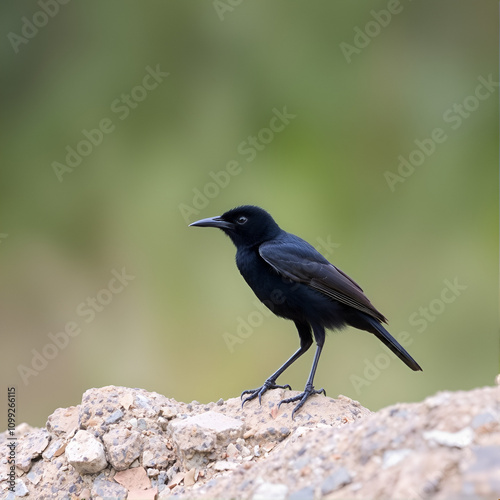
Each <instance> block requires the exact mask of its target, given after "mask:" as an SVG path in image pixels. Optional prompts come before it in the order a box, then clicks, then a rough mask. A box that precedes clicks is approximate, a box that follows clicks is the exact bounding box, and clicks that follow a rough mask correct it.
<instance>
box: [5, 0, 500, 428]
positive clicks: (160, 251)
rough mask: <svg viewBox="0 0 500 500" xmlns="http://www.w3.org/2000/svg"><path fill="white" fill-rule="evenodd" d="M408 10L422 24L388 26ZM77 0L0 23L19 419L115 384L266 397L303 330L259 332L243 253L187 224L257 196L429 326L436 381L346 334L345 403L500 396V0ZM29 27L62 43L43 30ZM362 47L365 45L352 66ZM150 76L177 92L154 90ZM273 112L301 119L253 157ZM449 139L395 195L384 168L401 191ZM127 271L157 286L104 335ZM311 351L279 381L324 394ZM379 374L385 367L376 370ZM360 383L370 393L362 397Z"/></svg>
mask: <svg viewBox="0 0 500 500" xmlns="http://www.w3.org/2000/svg"><path fill="white" fill-rule="evenodd" d="M388 4H389V6H392V7H397V8H398V9H399V11H398V12H397V13H396V14H392V15H391V19H390V20H389V21H388V16H387V8H388ZM42 5H45V7H46V9H48V10H49V11H50V12H52V13H51V16H50V17H49V16H48V15H47V16H45V18H44V15H43V9H42ZM57 5H58V7H55V6H54V3H53V2H52V1H49V0H46V1H45V2H44V1H43V0H42V1H41V2H26V1H25V2H14V1H10V2H2V5H1V7H0V9H1V13H2V15H1V16H0V24H1V32H2V40H3V42H2V44H1V49H0V50H1V64H2V66H1V67H2V71H1V79H2V90H3V92H2V120H1V134H0V142H1V145H0V150H1V154H2V165H3V166H2V170H1V182H0V209H1V214H2V218H1V224H0V233H1V234H2V237H1V239H0V309H1V314H0V325H1V331H2V344H3V348H2V362H1V365H0V366H1V367H0V374H1V380H2V386H3V388H4V389H2V390H5V392H6V387H7V386H12V385H14V386H16V387H17V394H18V396H17V397H18V423H20V422H21V421H28V422H29V423H31V424H32V425H43V424H44V423H45V420H46V417H47V416H48V415H49V414H50V413H51V412H52V411H53V410H54V409H55V408H57V407H65V406H69V405H75V404H78V403H79V402H80V400H81V395H82V393H83V392H84V391H85V390H86V389H88V388H90V387H96V386H105V385H109V384H115V385H123V386H131V387H143V388H145V389H148V390H152V391H157V392H160V393H162V394H165V395H167V396H169V397H174V398H177V399H180V400H183V401H191V400H198V401H201V402H208V401H214V400H217V399H219V398H220V397H222V398H229V397H235V396H238V395H239V394H240V392H241V391H242V390H243V389H248V388H252V387H256V386H258V385H260V384H261V383H262V382H263V381H264V380H265V378H266V377H267V376H268V375H270V374H271V373H272V372H273V371H274V370H275V369H276V368H277V367H278V366H279V365H280V364H281V363H282V362H283V361H284V360H285V359H286V358H287V357H288V356H289V355H290V354H291V353H292V352H294V350H295V349H296V348H297V346H298V336H297V333H296V331H295V327H294V325H293V324H292V323H290V322H287V321H284V320H282V319H278V318H275V317H265V318H264V317H263V316H262V313H254V315H253V316H251V317H250V318H249V315H251V314H252V313H253V312H255V311H258V310H259V309H258V308H256V306H255V298H254V296H253V294H252V291H251V290H250V289H249V288H248V287H247V285H246V284H245V283H244V281H243V280H242V278H241V277H240V276H239V273H238V271H237V269H236V267H235V264H234V248H233V246H232V244H231V242H230V241H229V240H228V239H227V238H225V237H224V236H223V234H222V233H221V232H220V231H216V230H208V229H198V228H188V227H187V223H188V222H192V221H194V220H196V219H199V218H203V217H208V216H213V215H218V214H220V213H222V212H224V211H225V210H227V209H229V208H232V207H234V206H236V205H240V204H245V203H251V204H257V205H260V206H262V207H264V208H266V209H267V210H269V211H270V212H271V213H272V214H273V216H274V217H275V218H276V219H277V221H278V222H279V223H280V225H281V226H282V227H283V228H285V229H287V230H289V231H291V232H293V233H295V234H298V235H300V236H301V237H303V238H305V239H307V240H308V241H310V242H311V243H313V244H315V245H319V244H320V242H321V239H322V240H323V241H330V242H331V243H333V244H334V245H332V246H331V248H330V250H328V249H327V250H326V251H325V249H324V248H323V251H324V253H325V254H326V255H327V257H328V258H329V259H330V260H332V261H333V262H334V263H335V264H336V265H337V266H339V267H340V268H341V269H342V270H344V271H345V272H346V273H348V274H349V275H350V276H352V277H353V278H354V279H355V280H356V281H358V282H359V283H360V284H361V285H362V286H363V288H364V290H365V292H366V293H367V295H368V296H369V297H370V298H371V300H372V302H373V303H374V304H375V305H376V307H378V308H379V309H380V310H381V311H382V312H383V313H384V314H385V315H386V316H387V317H388V318H389V320H390V328H389V329H390V331H391V332H392V333H393V334H395V335H398V334H399V333H400V332H402V331H406V332H408V334H409V336H410V338H411V340H412V343H411V345H410V346H409V347H408V349H409V351H410V352H411V354H412V355H413V356H414V357H415V359H417V360H418V362H419V363H420V364H421V365H422V367H423V368H424V372H423V373H414V372H411V371H410V370H409V369H408V368H406V367H405V366H404V365H403V364H402V363H401V362H399V361H392V362H391V363H389V365H388V366H386V364H384V361H383V360H384V359H387V358H383V357H381V356H380V355H381V353H385V351H384V349H383V347H382V345H381V344H380V343H379V342H378V341H377V340H376V339H375V338H374V337H373V336H371V335H369V334H368V333H365V332H359V331H356V330H352V329H350V330H347V331H345V332H343V333H330V334H329V336H328V339H327V344H326V348H325V349H324V351H323V355H322V359H321V362H320V365H319V369H318V372H317V377H316V383H317V387H324V388H325V389H326V391H327V393H328V395H330V396H334V397H335V396H336V395H338V394H344V395H348V396H350V397H353V398H354V399H357V400H359V401H360V402H361V403H362V404H363V405H365V406H367V407H369V408H370V409H372V410H376V409H378V408H380V407H382V406H385V405H389V404H392V403H394V402H397V401H416V400H420V399H422V398H424V397H426V396H427V395H430V394H432V393H434V392H435V391H437V390H444V389H450V390H455V389H469V388H473V387H476V386H481V385H488V384H489V385H491V384H492V383H493V380H494V377H495V375H496V374H497V373H498V356H499V349H498V328H497V326H498V320H497V318H498V313H497V311H498V167H497V165H498V112H497V110H498V87H496V86H495V85H497V83H496V82H498V76H497V74H498V61H497V55H498V51H497V37H498V12H497V7H498V6H497V4H496V3H495V2H468V1H459V2H457V1H456V0H453V1H452V0H448V1H442V2H433V1H430V0H427V1H419V2H411V1H410V0H401V2H395V1H392V2H387V1H376V2H370V3H369V4H366V3H365V2H347V1H341V2H331V1H326V0H324V1H318V2H314V3H310V2H305V1H303V2H298V1H290V0H288V1H286V2H285V1H274V2H264V1H259V2H256V1H252V2H251V1H243V2H240V3H238V2H236V1H234V0H233V1H232V2H229V0H221V1H220V2H218V3H217V2H215V3H212V2H200V1H198V2H181V1H177V2H160V1H148V2H139V1H134V2H133V1H128V0H120V1H116V0H114V1H107V2H101V1H97V0H92V1H87V2H76V1H73V2H69V3H68V4H64V5H59V4H57ZM50 9H52V11H51V10H50ZM372 9H373V10H374V11H375V14H374V13H373V12H371V10H372ZM56 10H58V12H55V11H56ZM382 10H384V11H386V12H382V13H380V11H382ZM40 12H42V14H39V13H40ZM377 12H378V13H379V14H377ZM376 17H378V19H379V21H375V18H376ZM23 18H26V19H27V21H28V23H30V22H33V21H36V22H37V23H38V24H40V25H41V27H39V28H36V27H35V30H37V32H36V33H34V30H33V28H32V30H31V32H30V28H29V25H26V21H25V20H24V19H23ZM44 20H45V21H47V22H46V23H45V25H43V24H44ZM377 23H378V24H377ZM383 24H385V26H382V25H383ZM26 26H28V27H26ZM23 29H24V32H25V34H27V35H29V36H30V37H31V38H29V37H27V36H25V37H24V40H25V41H22V40H21V38H20V37H22V36H23V31H22V30H23ZM366 30H367V31H368V32H369V33H371V35H374V36H371V35H370V36H369V37H368V38H366V35H364V36H363V35H362V34H360V33H362V32H365V31H366ZM13 34H14V35H13ZM16 36H17V38H16ZM355 37H357V38H356V39H355ZM355 43H357V44H358V47H356V46H355ZM341 44H349V45H350V46H351V49H352V47H355V51H353V52H351V53H350V57H349V59H350V61H348V60H347V59H348V58H346V56H345V54H344V53H343V50H342V47H343V48H344V51H346V50H351V49H348V48H347V45H342V46H341ZM361 45H366V46H364V47H363V48H359V46H361ZM148 66H149V67H150V68H152V69H155V68H157V67H158V68H159V70H160V71H161V72H168V73H169V75H168V76H163V77H157V78H158V80H163V81H160V82H158V85H157V86H156V88H154V89H151V90H146V91H144V90H141V89H137V88H136V87H137V86H140V85H142V81H143V78H144V77H145V76H146V75H147V74H148V72H147V69H146V68H147V67H148ZM490 75H492V76H491V77H490ZM481 76H482V77H484V78H485V79H486V80H487V79H488V78H490V81H491V79H492V80H493V81H494V82H495V84H494V85H492V84H490V86H492V88H491V89H490V91H489V94H488V91H486V90H484V88H483V90H482V95H486V94H488V96H487V97H484V100H481V101H479V100H477V99H474V97H471V96H473V95H474V92H475V89H476V87H477V86H478V85H479V84H480V80H478V78H479V77H481ZM146 83H147V85H148V86H149V87H152V86H153V85H152V84H153V83H154V81H153V80H151V79H147V81H146ZM134 88H136V89H135V90H134ZM131 92H132V95H134V96H136V98H137V101H140V102H137V101H129V102H131V103H132V105H131V106H129V107H128V108H121V109H122V111H121V112H120V113H119V112H117V109H116V105H117V104H116V102H115V101H116V100H117V99H118V100H119V101H121V100H122V99H126V97H123V96H122V94H125V95H127V94H128V95H130V94H131ZM467 99H468V100H467ZM464 100H466V102H465V104H466V105H467V106H468V107H469V108H470V109H472V111H470V112H467V113H466V112H464V111H462V114H463V115H462V117H461V118H460V119H459V118H457V116H460V114H459V113H460V112H459V109H460V108H453V106H454V105H455V104H459V105H460V106H462V103H463V102H464ZM114 102H115V108H114V109H113V108H112V104H113V103H114ZM120 106H123V104H120ZM274 108H276V109H278V110H281V111H282V110H283V109H284V108H286V111H287V112H288V113H290V114H293V115H296V116H295V117H294V118H293V119H290V123H289V124H287V125H286V126H285V127H284V129H283V130H282V131H281V132H279V133H276V134H275V135H274V137H273V139H272V140H271V141H269V143H268V144H265V145H264V144H263V143H262V142H259V144H258V148H259V149H261V150H260V151H256V155H255V158H253V160H252V161H247V160H249V159H250V158H251V156H254V155H253V154H252V155H250V154H249V153H245V152H244V148H245V147H246V146H245V145H243V146H242V145H241V144H242V143H243V142H244V141H247V140H248V137H249V136H258V134H259V132H261V130H262V129H264V128H266V127H268V126H269V123H270V120H271V119H272V117H273V116H274V114H273V109H274ZM126 109H129V112H128V115H127V116H126V117H125V119H121V118H123V117H124V115H125V114H126ZM454 109H455V110H454ZM449 110H451V111H449ZM446 113H448V114H447V115H446ZM466 114H467V116H465V115H466ZM445 117H448V120H446V119H445ZM452 117H454V118H453V120H452V119H451V118H452ZM103 119H109V120H110V122H108V124H109V123H112V126H113V127H114V129H113V131H112V132H110V133H108V134H105V135H103V138H102V142H101V143H100V144H98V145H95V146H93V147H92V148H91V153H90V154H88V156H86V157H84V158H82V161H81V163H80V164H79V165H78V166H77V167H75V168H74V169H73V170H72V171H71V172H66V173H64V174H63V175H62V181H60V180H59V179H58V177H57V175H56V173H55V171H54V168H53V163H54V162H60V163H65V156H66V154H67V150H66V148H67V146H69V147H71V148H77V146H78V144H79V142H80V141H82V140H83V139H84V136H83V134H82V130H84V129H86V130H88V131H90V130H92V129H95V128H96V127H98V126H99V123H100V122H101V120H103ZM435 128H442V129H443V130H444V132H445V133H446V137H447V139H446V141H445V142H443V143H442V144H438V145H437V146H436V147H435V151H434V152H433V153H432V154H431V155H430V156H428V157H426V158H425V161H424V162H423V164H422V165H421V166H418V167H416V168H415V171H414V172H413V173H412V174H411V175H410V176H408V177H406V178H404V182H399V183H397V184H396V185H395V186H394V189H393V190H391V189H390V187H389V185H388V182H387V180H386V178H385V177H384V173H386V172H387V171H391V172H393V173H396V174H397V168H398V156H399V155H403V156H404V157H405V158H408V156H409V155H410V153H411V152H412V151H413V150H415V149H417V146H416V144H415V142H414V141H415V140H417V139H418V140H422V139H425V138H428V137H430V135H431V132H432V131H433V130H434V129H435ZM261 137H262V138H264V140H268V138H269V134H268V133H267V132H262V133H261ZM264 146H265V147H264ZM81 148H83V150H85V146H84V145H81ZM417 156H418V155H417ZM417 156H416V157H417ZM232 160H234V161H235V162H237V163H238V166H239V169H240V172H239V173H238V174H237V175H233V176H231V177H230V181H229V183H227V186H225V187H223V188H219V189H215V188H214V186H213V185H210V182H213V179H212V178H211V176H210V172H219V171H221V170H224V169H225V168H226V166H227V164H228V162H230V161H232ZM221 178H222V177H221ZM226 181H227V179H226ZM197 189H198V190H200V191H201V192H203V191H204V190H205V189H208V190H209V191H208V192H209V194H210V196H211V198H210V199H208V198H207V199H205V201H204V205H205V206H202V205H200V203H202V202H203V198H201V197H198V199H196V200H194V201H195V202H196V203H198V207H199V208H198V209H197V208H196V207H194V206H193V198H194V197H195V194H196V192H197V191H196V190H197ZM216 191H218V192H217V193H216ZM188 206H190V207H192V213H191V215H190V216H189V217H184V216H183V214H182V212H181V208H183V207H184V208H186V207H188ZM186 219H187V220H186ZM5 235H7V236H5ZM123 268H125V269H126V272H127V273H128V274H130V275H133V276H135V278H134V279H133V280H132V281H130V283H129V285H128V286H127V287H126V288H125V289H124V290H123V291H122V292H121V293H118V294H115V295H114V296H113V298H112V301H111V302H110V303H109V304H107V305H105V306H103V307H102V311H100V312H98V313H97V314H96V316H95V319H93V321H91V322H89V323H86V321H85V317H84V316H82V315H79V314H78V312H77V307H78V306H79V304H80V303H81V302H85V301H86V300H87V297H95V296H96V295H97V294H98V293H99V292H100V291H101V290H102V289H104V288H106V287H107V285H108V282H109V280H110V278H111V277H112V274H111V273H112V270H113V269H115V270H117V271H121V270H122V269H123ZM446 279H448V280H450V281H451V282H453V280H455V279H456V280H457V282H458V283H459V284H460V285H463V286H466V287H467V288H466V289H465V290H462V291H461V292H460V295H459V296H457V297H456V300H454V301H453V302H451V303H448V304H445V303H443V302H440V296H441V291H442V289H443V288H444V287H445V284H444V280H446ZM448 296H449V295H448ZM100 297H101V298H105V299H106V300H107V299H109V296H108V295H106V292H102V293H101V295H100ZM433 301H434V302H433ZM431 303H432V310H434V311H435V312H436V311H438V312H439V314H435V315H434V316H433V319H432V320H425V327H424V323H422V322H420V323H416V322H415V319H416V316H415V314H417V315H419V314H420V313H419V310H420V308H421V307H428V306H429V305H430V304H431ZM259 314H260V315H261V316H260V320H259ZM412 315H413V316H412ZM419 317H420V316H419ZM87 318H88V316H87ZM238 318H243V320H245V321H247V320H248V319H251V320H252V321H254V324H258V326H256V327H255V328H253V329H252V334H251V335H249V336H248V338H245V339H241V337H240V340H241V343H238V344H236V345H234V349H232V352H231V350H230V349H229V348H228V346H227V345H226V342H225V340H224V334H225V333H227V334H231V335H234V336H237V334H238V331H237V329H238V325H239V324H240V323H241V320H239V319H238ZM411 318H413V321H412V320H411ZM420 318H421V317H420ZM69 321H74V322H76V323H77V324H78V326H79V327H81V333H80V334H79V335H78V336H76V337H74V338H71V339H70V341H69V343H68V345H67V346H66V347H65V348H64V349H62V350H61V351H60V352H59V353H56V354H55V356H54V358H53V359H51V360H49V361H48V363H47V366H46V367H45V368H44V369H42V370H38V371H37V374H36V375H35V374H33V373H31V375H29V376H27V378H26V376H25V381H26V382H27V383H25V382H23V380H22V378H21V376H20V374H19V367H20V366H24V367H27V368H32V366H31V363H32V357H33V349H34V350H36V351H38V352H42V351H43V349H44V348H45V347H46V345H47V344H48V343H51V340H50V338H49V334H50V333H52V334H54V335H55V334H57V332H60V331H61V330H63V329H64V327H65V325H66V323H67V322H69ZM240 333H241V332H240ZM312 354H313V352H312V350H311V352H310V353H308V355H306V356H304V358H303V359H301V360H300V361H299V362H297V363H296V364H295V365H294V366H293V367H292V368H290V369H289V371H288V372H287V373H286V374H285V375H283V376H282V378H281V379H280V381H281V382H282V383H289V384H291V385H292V387H293V388H294V389H302V388H303V386H304V384H305V380H306V377H307V374H308V373H309V368H310V364H311V362H312ZM370 363H379V365H380V364H381V366H383V369H382V370H380V373H379V374H378V373H376V372H375V375H374V374H373V368H372V371H371V372H370V371H368V372H367V373H365V370H366V369H367V366H369V364H370ZM355 377H360V378H363V379H365V380H366V381H367V383H366V384H365V385H363V386H362V387H361V388H360V387H358V388H356V387H355V384H353V380H354V379H355V380H358V381H359V379H356V378H355ZM367 377H369V378H372V379H373V380H368V379H367ZM0 399H1V405H2V406H1V408H2V414H5V413H4V407H5V399H6V394H5V397H2V398H0ZM2 421H3V420H2Z"/></svg>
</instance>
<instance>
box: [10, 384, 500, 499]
mask: <svg viewBox="0 0 500 500" xmlns="http://www.w3.org/2000/svg"><path fill="white" fill-rule="evenodd" d="M294 394H297V393H294V392H293V391H291V392H289V391H286V397H289V396H290V395H294ZM284 395H285V391H283V390H280V389H277V390H274V391H271V392H269V393H267V394H265V395H264V397H263V400H262V406H259V404H258V403H257V402H256V401H252V402H250V403H248V404H247V405H245V407H244V409H241V402H240V400H239V399H229V400H227V401H222V400H219V401H218V402H217V403H209V404H206V405H205V404H200V403H198V402H196V401H193V402H192V403H190V404H186V403H181V402H178V401H175V400H173V399H169V398H167V397H165V396H162V395H160V394H157V393H150V392H147V391H145V390H142V389H129V388H124V387H114V386H109V387H103V388H100V389H90V390H88V391H86V392H85V394H84V395H83V398H82V403H81V404H80V405H78V406H76V407H70V408H66V409H61V408H60V409H57V410H56V411H55V412H54V413H53V414H52V415H50V416H49V418H48V421H47V427H46V428H43V429H34V428H31V427H30V426H29V425H27V424H21V425H20V426H18V427H17V428H16V436H17V437H18V440H17V446H16V469H15V473H16V479H15V484H14V485H13V489H14V490H15V491H14V492H12V491H10V490H9V486H11V484H10V483H9V480H10V479H11V478H12V476H11V477H9V464H8V463H7V457H8V456H9V453H10V449H9V448H8V445H9V443H11V441H8V440H7V435H6V433H3V434H0V498H2V499H3V498H6V499H9V500H11V499H14V498H23V499H27V500H29V499H49V498H50V499H71V500H77V499H90V498H93V499H104V498H109V499H111V498H116V499H128V500H134V499H152V500H155V499H157V500H158V499H162V498H167V497H172V498H178V499H184V498H186V499H187V498H195V499H202V498H206V499H208V498H244V499H251V500H259V499H276V500H279V499H282V500H285V499H290V500H313V499H315V498H327V499H337V498H339V499H340V498H370V499H371V498H384V499H385V498H415V499H424V498H435V499H444V498H470V499H472V498H474V499H475V498H498V497H499V496H500V474H499V472H498V471H499V470H500V388H499V387H485V388H481V389H475V390H473V391H469V392H454V393H451V392H442V393H438V394H436V395H435V396H432V397H430V398H427V399H426V400H424V401H423V402H421V403H411V404H397V405H394V406H391V407H388V408H384V409H382V410H380V411H378V412H376V413H372V412H370V411H369V410H367V409H366V408H363V407H362V406H361V405H360V404H359V403H358V402H356V401H353V400H351V399H349V398H346V397H345V396H339V397H338V398H337V399H332V398H328V397H324V396H320V395H316V396H314V397H312V398H311V399H310V400H309V401H308V402H307V403H306V405H305V406H304V407H303V408H302V409H301V410H300V411H299V412H298V413H297V414H296V415H295V419H294V420H291V417H290V412H291V409H293V408H292V407H290V405H285V406H286V407H282V408H281V409H280V410H278V407H277V404H278V402H279V401H280V400H281V399H282V398H283V397H284Z"/></svg>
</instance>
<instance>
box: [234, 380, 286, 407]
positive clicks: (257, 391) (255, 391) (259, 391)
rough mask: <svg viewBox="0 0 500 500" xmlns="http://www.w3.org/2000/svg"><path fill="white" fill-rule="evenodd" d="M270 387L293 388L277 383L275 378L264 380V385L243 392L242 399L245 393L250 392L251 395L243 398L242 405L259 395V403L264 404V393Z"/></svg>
mask: <svg viewBox="0 0 500 500" xmlns="http://www.w3.org/2000/svg"><path fill="white" fill-rule="evenodd" d="M269 389H289V390H292V388H291V387H290V386H289V385H288V384H285V385H278V384H276V381H275V380H266V381H265V382H264V385H262V386H261V387H257V389H249V390H247V391H243V392H242V393H241V396H240V399H242V398H243V396H244V395H245V394H250V396H248V397H247V398H245V399H244V400H243V402H242V403H241V407H242V408H243V405H244V404H245V403H246V402H247V401H251V400H252V399H255V398H256V397H257V396H258V397H259V404H262V395H263V394H264V393H265V392H266V391H268V390H269Z"/></svg>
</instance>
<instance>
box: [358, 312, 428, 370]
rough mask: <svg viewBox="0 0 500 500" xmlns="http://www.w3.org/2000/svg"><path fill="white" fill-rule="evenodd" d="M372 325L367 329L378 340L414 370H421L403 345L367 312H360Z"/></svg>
mask: <svg viewBox="0 0 500 500" xmlns="http://www.w3.org/2000/svg"><path fill="white" fill-rule="evenodd" d="M361 314H362V315H363V317H364V319H366V321H368V323H370V325H371V326H372V327H373V329H371V328H370V329H369V331H370V332H371V333H373V334H374V335H375V336H376V337H377V338H378V339H379V340H380V341H382V342H383V343H384V344H385V345H386V346H387V347H388V348H389V349H390V350H391V351H392V352H393V353H394V354H395V355H396V356H397V357H398V358H399V359H400V360H401V361H403V362H404V363H405V364H406V365H407V366H409V367H410V368H411V369H412V370H414V371H422V368H421V367H420V365H419V364H418V363H417V362H416V361H415V360H414V359H413V358H412V357H411V356H410V355H409V354H408V353H407V352H406V350H405V349H404V348H403V346H402V345H401V344H400V343H399V342H398V341H397V340H396V339H395V338H394V337H393V336H392V335H391V334H390V333H389V332H388V331H387V330H386V329H385V328H384V327H383V326H382V325H381V324H380V323H379V322H378V321H377V320H376V319H374V318H372V317H371V316H368V314H364V313H361Z"/></svg>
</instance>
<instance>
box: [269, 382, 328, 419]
mask: <svg viewBox="0 0 500 500" xmlns="http://www.w3.org/2000/svg"><path fill="white" fill-rule="evenodd" d="M313 394H323V395H325V396H326V391H325V389H319V390H318V391H317V390H315V389H314V386H313V385H312V384H311V385H309V384H308V385H306V387H305V389H304V392H301V393H300V394H298V395H297V396H293V397H291V398H288V399H283V401H280V402H279V404H278V408H279V407H280V406H281V405H282V404H283V403H293V402H294V401H299V404H298V405H297V406H296V407H295V408H294V409H293V411H292V420H293V417H294V415H295V412H296V411H297V410H299V409H300V408H302V406H303V405H304V403H305V402H306V400H307V398H308V397H309V396H312V395H313Z"/></svg>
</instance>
